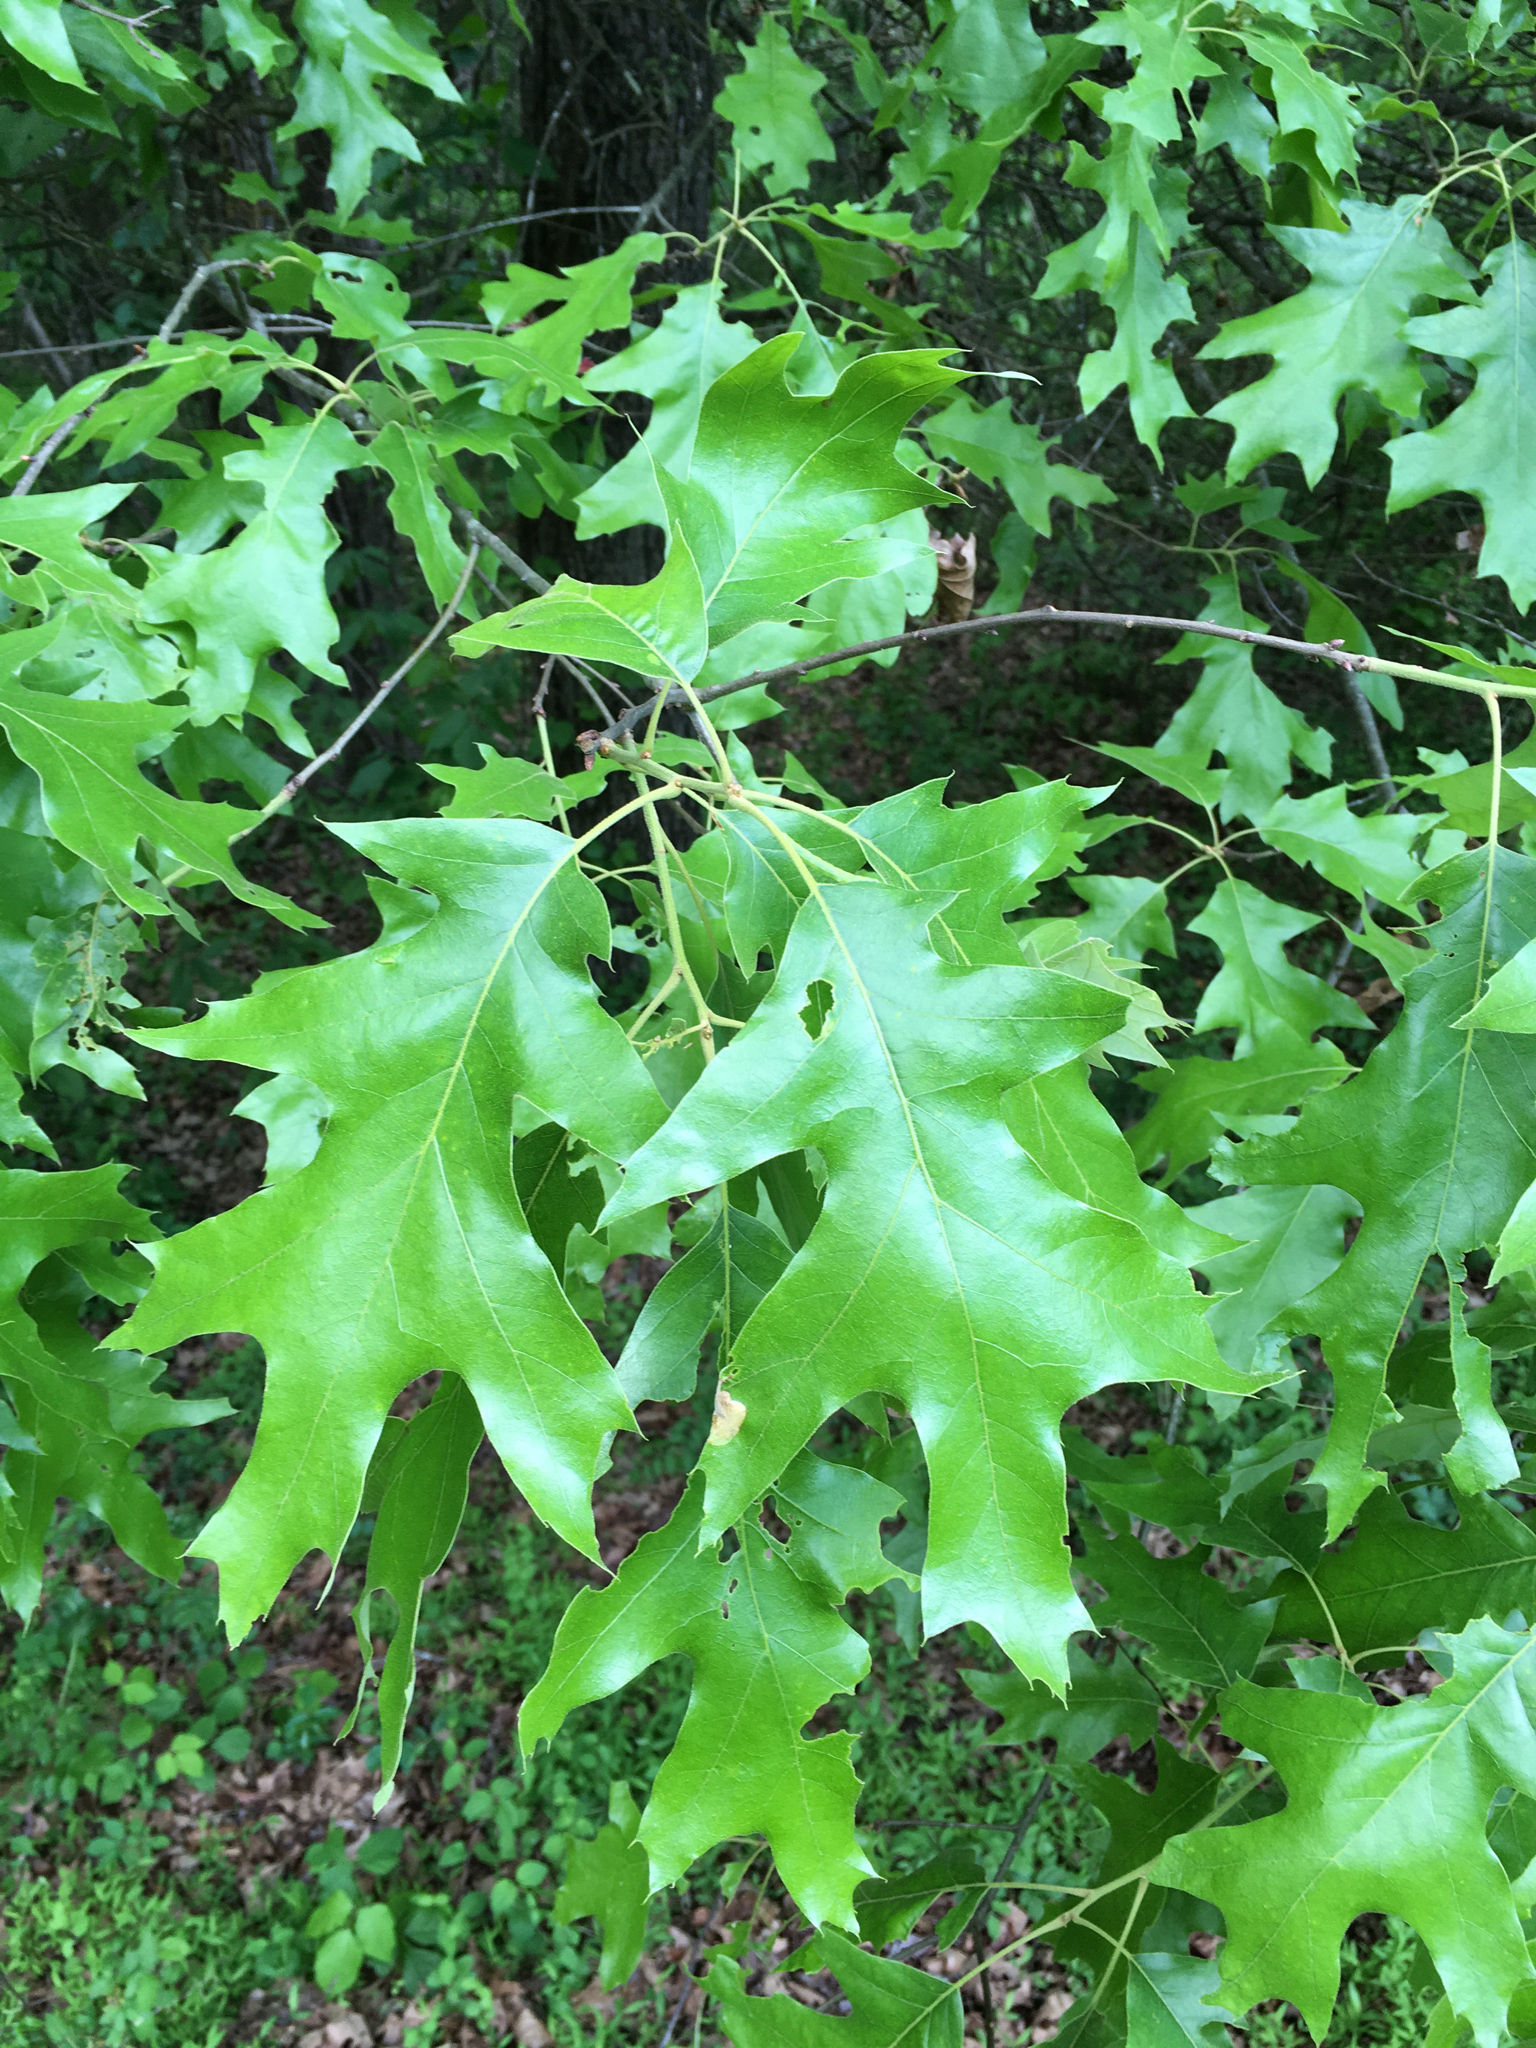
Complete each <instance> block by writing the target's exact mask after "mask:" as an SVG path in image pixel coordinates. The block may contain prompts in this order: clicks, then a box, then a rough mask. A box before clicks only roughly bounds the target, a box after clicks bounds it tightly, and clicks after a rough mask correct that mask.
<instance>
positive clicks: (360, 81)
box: [278, 0, 459, 222]
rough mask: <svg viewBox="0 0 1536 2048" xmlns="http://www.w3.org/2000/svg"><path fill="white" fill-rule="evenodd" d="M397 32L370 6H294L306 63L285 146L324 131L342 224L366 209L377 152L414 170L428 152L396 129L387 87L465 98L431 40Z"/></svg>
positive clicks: (312, 2)
mask: <svg viewBox="0 0 1536 2048" xmlns="http://www.w3.org/2000/svg"><path fill="white" fill-rule="evenodd" d="M409 21H410V17H406V18H405V22H404V23H402V24H401V25H398V26H397V21H396V17H395V16H394V15H393V14H387V13H381V12H380V11H379V9H378V8H376V7H370V6H369V5H368V0H295V6H294V10H293V22H294V27H295V29H296V30H297V31H298V37H299V41H300V46H301V47H302V49H303V51H304V63H303V67H302V69H301V70H300V72H299V80H298V85H297V87H296V89H295V94H294V110H293V118H292V120H290V121H289V122H288V123H287V124H286V126H284V127H282V128H280V129H279V130H278V138H279V139H280V140H283V139H286V138H287V137H288V136H291V135H304V134H307V133H308V132H309V131H310V130H312V129H316V128H323V129H324V130H325V132H326V134H327V135H329V137H330V138H331V165H330V171H329V174H328V182H329V184H330V187H331V190H332V191H333V192H334V193H335V195H336V211H337V215H338V219H339V222H345V221H346V220H347V219H348V218H349V217H350V216H351V215H352V214H354V213H355V212H356V211H357V209H358V207H359V206H360V205H361V203H362V200H363V196H364V194H365V193H366V192H367V190H368V187H369V184H370V182H371V180H372V175H373V159H374V154H375V152H376V151H378V150H381V149H388V150H393V151H395V152H396V154H398V155H400V156H403V157H405V158H407V159H408V160H409V161H410V162H411V163H413V164H419V163H420V162H421V149H420V147H419V145H418V144H417V141H416V138H415V136H414V135H412V133H411V131H410V129H409V128H407V127H405V126H404V124H403V123H401V122H400V121H397V120H396V119H395V117H394V115H393V114H391V113H390V112H389V111H388V109H387V108H386V106H385V104H384V101H383V99H382V98H381V97H380V90H379V89H380V86H381V84H382V83H383V82H384V81H385V80H388V79H395V78H404V79H408V80H410V82H411V83H412V84H413V85H419V86H424V87H425V88H426V90H427V91H428V92H429V93H431V94H432V96H433V98H434V99H439V100H449V101H457V100H458V97H459V95H458V93H457V91H456V90H455V88H454V85H453V82H452V81H451V79H450V78H449V76H448V74H447V72H446V71H445V70H444V69H443V67H442V64H441V62H440V61H439V59H438V58H437V57H436V56H435V55H434V53H433V51H432V48H431V45H430V43H429V42H428V41H427V39H426V38H425V37H422V38H421V40H420V41H418V40H417V39H416V38H415V37H414V36H411V35H410V34H408V33H407V32H406V27H407V25H408V24H409Z"/></svg>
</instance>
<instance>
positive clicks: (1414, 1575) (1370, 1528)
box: [1273, 1491, 1536, 1665]
mask: <svg viewBox="0 0 1536 2048" xmlns="http://www.w3.org/2000/svg"><path fill="white" fill-rule="evenodd" d="M1457 1508H1458V1511H1459V1514H1460V1520H1459V1522H1458V1525H1457V1527H1456V1528H1454V1529H1438V1528H1436V1527H1435V1526H1434V1525H1433V1524H1432V1523H1429V1522H1417V1521H1415V1520H1414V1519H1413V1517H1412V1516H1411V1515H1410V1514H1409V1513H1408V1510H1407V1508H1406V1507H1405V1506H1404V1504H1403V1502H1402V1501H1401V1500H1400V1499H1399V1498H1398V1497H1397V1495H1396V1494H1394V1493H1392V1492H1390V1491H1385V1492H1381V1493H1373V1494H1372V1495H1371V1497H1370V1499H1369V1500H1368V1501H1367V1502H1366V1503H1365V1505H1364V1507H1362V1508H1361V1510H1360V1524H1359V1527H1358V1529H1357V1530H1356V1532H1355V1534H1354V1536H1353V1537H1352V1538H1351V1540H1350V1541H1349V1542H1348V1543H1346V1544H1345V1545H1344V1546H1343V1547H1342V1548H1341V1549H1338V1550H1328V1551H1325V1552H1324V1553H1323V1555H1322V1556H1321V1557H1320V1558H1319V1559H1318V1560H1317V1561H1316V1562H1315V1563H1314V1564H1313V1565H1312V1566H1311V1569H1310V1572H1309V1573H1308V1574H1307V1575H1306V1576H1303V1574H1302V1573H1300V1572H1297V1571H1286V1572H1282V1573H1281V1574H1280V1576H1279V1578H1277V1579H1276V1580H1275V1581H1274V1586H1273V1590H1274V1592H1275V1593H1276V1594H1277V1595H1278V1596H1279V1599H1280V1611H1279V1613H1278V1614H1277V1615H1276V1617H1275V1625H1274V1631H1273V1632H1274V1635H1275V1637H1276V1639H1277V1640H1278V1641H1280V1642H1298V1641H1309V1642H1317V1643H1332V1642H1334V1641H1339V1642H1342V1643H1343V1646H1344V1648H1345V1649H1346V1650H1347V1651H1348V1652H1349V1654H1350V1656H1351V1657H1356V1658H1364V1659H1365V1660H1366V1661H1367V1662H1368V1663H1374V1662H1376V1661H1378V1660H1377V1659H1376V1658H1374V1657H1373V1656H1372V1655H1371V1654H1370V1653H1372V1652H1373V1651H1378V1650H1379V1651H1381V1652H1383V1653H1389V1654H1383V1656H1382V1657H1381V1658H1380V1660H1379V1661H1380V1662H1382V1663H1383V1664H1387V1665H1394V1664H1398V1663H1400V1662H1401V1661H1402V1652H1403V1651H1404V1650H1406V1649H1407V1648H1408V1647H1409V1646H1410V1645H1412V1644H1413V1643H1415V1642H1417V1641H1418V1639H1419V1636H1420V1635H1421V1634H1422V1632H1423V1631H1424V1630H1425V1629H1430V1628H1432V1629H1438V1630H1441V1631H1445V1630H1451V1629H1459V1628H1464V1627H1465V1626H1466V1625H1467V1623H1468V1622H1469V1621H1473V1620H1475V1619H1476V1618H1477V1616H1478V1615H1480V1614H1510V1613H1513V1612H1515V1611H1516V1610H1518V1611H1519V1612H1521V1613H1522V1614H1529V1613H1531V1612H1532V1611H1533V1606H1536V1536H1533V1535H1532V1534H1531V1532H1530V1530H1529V1529H1527V1527H1526V1525H1525V1523H1524V1522H1523V1521H1522V1520H1521V1518H1520V1517H1519V1516H1518V1515H1514V1514H1511V1513H1510V1511H1509V1509H1508V1508H1505V1507H1500V1506H1499V1504H1498V1502H1497V1501H1491V1500H1487V1499H1483V1498H1480V1497H1479V1496H1478V1495H1476V1494H1469V1495H1466V1496H1465V1497H1463V1498H1462V1499H1460V1500H1459V1501H1458V1502H1457Z"/></svg>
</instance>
